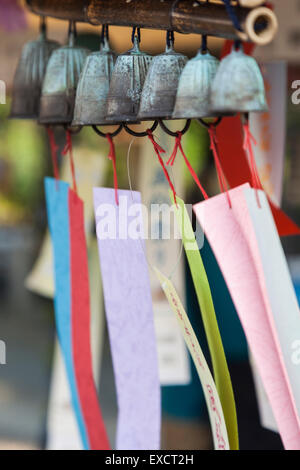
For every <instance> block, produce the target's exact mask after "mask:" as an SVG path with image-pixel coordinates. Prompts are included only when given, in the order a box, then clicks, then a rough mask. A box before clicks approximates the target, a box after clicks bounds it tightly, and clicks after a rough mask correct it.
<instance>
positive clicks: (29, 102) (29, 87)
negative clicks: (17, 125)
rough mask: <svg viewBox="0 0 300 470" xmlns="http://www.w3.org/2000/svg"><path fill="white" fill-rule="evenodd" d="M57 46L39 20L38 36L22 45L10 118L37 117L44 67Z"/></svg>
mask: <svg viewBox="0 0 300 470" xmlns="http://www.w3.org/2000/svg"><path fill="white" fill-rule="evenodd" d="M58 47H59V44H58V43H57V42H55V41H50V40H48V39H47V28H46V21H45V18H42V20H41V30H40V36H39V38H38V39H37V40H36V41H30V42H28V43H27V44H25V46H24V47H23V50H22V54H21V59H20V61H19V64H18V67H17V70H16V73H15V78H14V84H13V92H12V106H11V114H10V117H11V118H15V119H37V118H38V116H39V110H40V97H41V89H42V84H43V79H44V75H45V72H46V67H47V64H48V61H49V58H50V56H51V54H52V52H53V51H54V50H55V49H57V48H58Z"/></svg>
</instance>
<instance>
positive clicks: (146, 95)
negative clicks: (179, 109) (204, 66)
mask: <svg viewBox="0 0 300 470" xmlns="http://www.w3.org/2000/svg"><path fill="white" fill-rule="evenodd" d="M173 44H174V43H173V41H168V44H167V47H166V51H165V52H164V53H163V54H160V55H158V56H156V57H154V59H153V61H152V63H151V65H150V68H149V71H148V74H147V77H146V80H145V84H144V88H143V93H142V97H141V104H140V110H139V114H138V118H139V119H141V120H147V119H149V120H152V119H158V118H163V119H171V118H172V114H173V110H174V105H175V99H176V92H177V87H178V82H179V78H180V75H181V72H182V70H183V68H184V66H185V64H186V63H187V60H188V59H187V57H186V56H184V55H182V54H179V53H177V52H175V51H174V48H173Z"/></svg>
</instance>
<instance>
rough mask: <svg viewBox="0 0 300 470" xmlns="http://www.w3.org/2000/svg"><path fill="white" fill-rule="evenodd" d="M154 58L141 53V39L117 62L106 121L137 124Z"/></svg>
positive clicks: (136, 40)
mask: <svg viewBox="0 0 300 470" xmlns="http://www.w3.org/2000/svg"><path fill="white" fill-rule="evenodd" d="M151 61H152V56H151V55H149V54H147V53H145V52H141V50H140V47H139V37H138V36H136V35H134V38H133V47H132V49H130V50H129V51H128V52H126V53H125V54H121V55H120V56H119V57H118V59H117V62H116V65H115V68H114V71H113V74H112V78H111V84H110V89H109V93H108V98H107V107H106V110H107V113H106V119H107V121H109V122H137V114H138V111H139V106H140V100H141V95H142V90H143V86H144V82H145V79H146V75H147V72H148V69H149V66H150V64H151Z"/></svg>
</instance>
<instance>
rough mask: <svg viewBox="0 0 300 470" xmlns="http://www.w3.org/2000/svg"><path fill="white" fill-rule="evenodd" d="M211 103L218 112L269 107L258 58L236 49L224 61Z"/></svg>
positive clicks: (247, 110)
mask: <svg viewBox="0 0 300 470" xmlns="http://www.w3.org/2000/svg"><path fill="white" fill-rule="evenodd" d="M211 105H212V109H213V111H214V112H216V113H235V112H241V113H250V112H265V111H267V110H268V105H267V101H266V93H265V86H264V80H263V77H262V74H261V71H260V69H259V66H258V64H257V62H256V60H255V59H254V58H253V57H250V56H248V55H246V54H244V52H243V50H242V48H241V47H240V48H239V49H238V50H237V49H235V48H234V49H233V50H232V52H231V53H230V54H229V55H228V56H226V57H225V58H224V59H223V60H222V61H221V63H220V66H219V69H218V71H217V74H216V76H215V79H214V81H213V83H212V89H211Z"/></svg>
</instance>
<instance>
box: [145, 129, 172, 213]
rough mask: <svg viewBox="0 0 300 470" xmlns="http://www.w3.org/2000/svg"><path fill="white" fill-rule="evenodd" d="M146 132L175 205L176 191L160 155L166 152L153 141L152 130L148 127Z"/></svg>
mask: <svg viewBox="0 0 300 470" xmlns="http://www.w3.org/2000/svg"><path fill="white" fill-rule="evenodd" d="M147 134H148V137H149V139H150V141H151V143H152V145H153V148H154V151H155V153H156V155H157V157H158V161H159V163H160V164H161V167H162V169H163V172H164V174H165V177H166V179H167V181H168V183H169V185H170V188H171V190H172V193H173V197H174V201H175V204H176V205H177V196H176V191H175V188H174V185H173V183H172V181H171V178H170V176H169V173H168V170H167V169H166V167H165V164H164V161H163V159H162V157H161V153H166V151H165V150H164V149H163V148H162V147H161V146H160V145H159V144H158V143H157V142H155V139H154V136H153V132H152V131H151V130H150V129H148V130H147Z"/></svg>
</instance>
